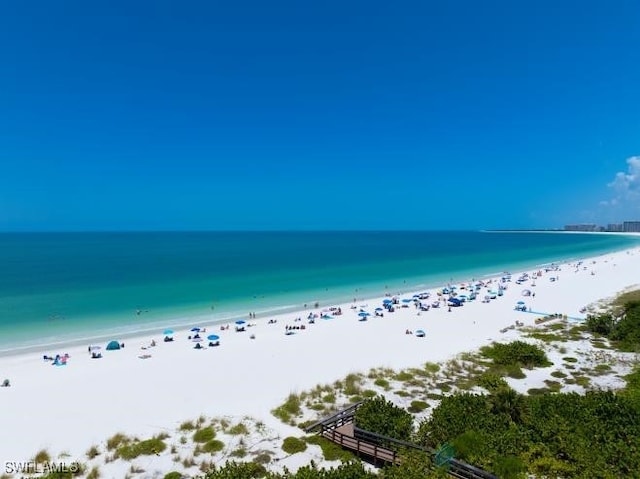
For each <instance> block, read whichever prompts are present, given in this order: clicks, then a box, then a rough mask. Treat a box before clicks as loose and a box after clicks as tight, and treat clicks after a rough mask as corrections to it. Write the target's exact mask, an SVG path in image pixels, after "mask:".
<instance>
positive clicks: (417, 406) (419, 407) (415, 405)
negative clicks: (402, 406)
mask: <svg viewBox="0 0 640 479" xmlns="http://www.w3.org/2000/svg"><path fill="white" fill-rule="evenodd" d="M428 407H429V404H427V403H426V402H424V401H411V405H410V406H409V407H408V410H409V412H411V413H414V414H416V413H419V412H422V411H424V410H425V409H427V408H428Z"/></svg>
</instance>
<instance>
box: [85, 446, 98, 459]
mask: <svg viewBox="0 0 640 479" xmlns="http://www.w3.org/2000/svg"><path fill="white" fill-rule="evenodd" d="M99 455H100V449H98V446H91V447H90V448H89V450H88V451H87V454H86V456H87V459H89V460H91V459H95V458H96V457H98V456H99Z"/></svg>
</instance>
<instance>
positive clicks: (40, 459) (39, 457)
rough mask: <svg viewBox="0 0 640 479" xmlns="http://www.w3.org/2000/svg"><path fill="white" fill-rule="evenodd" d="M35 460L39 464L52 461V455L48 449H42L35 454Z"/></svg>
mask: <svg viewBox="0 0 640 479" xmlns="http://www.w3.org/2000/svg"><path fill="white" fill-rule="evenodd" d="M33 461H34V462H35V463H39V464H42V463H44V462H49V461H51V455H50V454H49V451H47V450H46V449H40V450H39V451H38V452H36V454H35V455H34V456H33Z"/></svg>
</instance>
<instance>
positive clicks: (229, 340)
mask: <svg viewBox="0 0 640 479" xmlns="http://www.w3.org/2000/svg"><path fill="white" fill-rule="evenodd" d="M639 253H640V250H639V249H637V248H636V249H630V250H625V251H621V252H616V253H610V254H606V255H602V256H598V257H594V258H585V259H582V260H581V261H574V262H570V263H563V264H554V265H547V266H545V267H540V268H533V269H531V270H528V271H524V272H511V273H508V272H505V273H503V274H501V275H498V276H497V277H493V278H483V279H471V278H470V279H468V280H466V281H460V282H456V283H454V282H450V283H449V284H446V285H443V286H441V287H438V288H432V289H429V290H424V291H414V292H397V293H390V292H385V293H383V294H381V296H380V297H378V298H372V299H366V300H356V301H355V302H350V303H346V304H335V305H320V304H318V305H316V304H313V303H310V304H313V305H314V307H312V308H310V307H307V308H306V309H305V308H301V310H300V311H298V312H296V313H288V314H283V315H278V316H274V315H263V314H261V313H260V312H256V313H250V314H249V315H248V317H247V318H246V319H238V320H237V321H230V322H228V323H225V324H195V325H193V326H192V327H190V328H189V329H185V330H178V329H176V330H175V331H174V330H173V329H165V330H160V331H158V333H157V334H156V335H147V336H144V337H138V338H127V340H126V347H125V344H124V341H123V340H119V339H118V338H114V339H113V341H110V342H108V343H105V344H90V345H86V344H85V345H84V346H70V347H69V348H66V349H65V348H60V347H59V346H58V347H57V348H58V350H57V351H42V352H41V353H40V354H32V353H31V354H18V355H14V356H6V357H2V358H0V379H3V378H5V377H6V378H7V379H8V380H9V384H8V385H10V387H7V388H5V389H4V390H3V391H2V393H0V401H1V402H2V404H3V407H2V408H1V409H0V411H1V412H0V420H1V421H2V424H3V435H4V436H5V437H7V438H11V440H10V441H4V442H6V444H3V447H2V451H1V452H2V456H1V457H0V460H3V461H8V460H27V459H29V458H31V457H32V456H33V454H34V453H35V452H36V451H38V450H39V449H48V450H50V451H52V453H58V454H60V453H65V454H69V455H71V456H74V455H84V454H85V452H86V450H87V448H89V447H90V446H91V445H92V444H99V443H101V442H102V441H104V440H105V439H106V438H107V437H109V436H111V435H113V434H115V433H117V432H126V433H129V434H132V435H137V436H140V437H144V436H151V435H154V434H158V433H160V432H167V431H174V430H175V428H176V425H178V424H180V423H181V422H183V421H184V420H186V419H188V418H192V417H194V416H197V415H200V414H203V415H206V416H210V417H232V418H243V417H246V416H247V415H250V416H252V417H254V418H257V420H258V421H260V422H261V423H262V424H264V425H265V427H267V428H271V430H273V431H275V434H277V435H279V436H286V435H289V434H291V433H293V431H294V430H295V429H294V428H291V427H290V426H288V425H285V424H282V423H281V422H280V421H278V420H277V419H276V418H274V417H273V415H272V414H271V410H272V409H273V408H274V407H276V406H277V405H278V404H280V403H281V402H282V400H283V398H285V397H286V396H287V395H288V394H289V393H291V392H295V391H301V390H305V389H309V388H312V387H314V386H315V385H316V384H320V383H331V382H333V381H335V380H337V379H339V378H341V377H343V376H345V375H347V374H349V373H352V372H358V371H359V372H362V371H367V370H369V369H371V368H374V367H387V368H406V367H411V366H414V365H419V364H423V363H424V362H425V361H432V362H440V361H446V360H448V359H451V358H452V357H455V356H456V355H457V354H460V353H462V352H465V351H475V350H477V349H478V348H479V347H481V346H483V345H486V344H488V343H490V342H492V341H500V340H501V339H502V338H503V337H504V336H505V335H508V334H516V333H517V331H516V332H514V328H519V327H522V326H535V324H536V319H538V318H540V317H543V316H548V315H557V317H562V318H564V319H565V320H567V321H575V322H579V321H581V320H583V319H584V318H585V316H586V314H587V313H588V312H589V311H590V309H589V308H591V307H593V305H594V304H595V302H597V301H599V300H601V299H603V298H607V297H611V296H613V295H615V294H617V293H618V292H620V291H622V290H624V289H625V288H628V287H631V286H633V285H635V284H636V283H637V282H638V281H639V279H640V278H639V277H638V274H637V271H640V254H639ZM140 359H143V360H140ZM51 392H54V393H55V394H56V396H57V397H58V398H60V400H59V401H56V402H55V404H54V405H53V406H51V403H50V402H48V403H47V407H42V402H41V400H42V398H43V397H49V394H50V393H51ZM50 406H51V407H50ZM27 424H37V425H38V431H37V432H35V431H33V430H32V429H31V428H28V429H25V427H26V425H27ZM27 430H28V431H29V432H28V433H27ZM60 431H64V434H63V435H61V434H60ZM5 446H6V447H5Z"/></svg>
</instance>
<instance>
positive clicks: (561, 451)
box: [418, 374, 640, 479]
mask: <svg viewBox="0 0 640 479" xmlns="http://www.w3.org/2000/svg"><path fill="white" fill-rule="evenodd" d="M629 381H630V385H631V384H632V383H633V382H634V381H638V382H637V384H640V374H639V375H638V376H632V377H631V378H630V379H629ZM549 383H552V384H550V385H551V386H552V387H554V388H556V387H557V384H559V383H554V382H552V381H549V382H548V383H547V384H549ZM547 391H548V389H546V388H545V391H544V392H545V394H541V395H535V396H523V395H520V394H518V393H516V392H515V391H513V390H510V389H500V390H499V391H498V392H496V393H494V394H492V395H489V396H478V395H473V394H467V393H465V394H458V395H454V396H450V397H446V398H444V399H443V400H442V402H441V403H440V405H439V406H438V407H437V408H436V409H435V410H434V411H433V412H432V414H431V417H430V418H429V419H428V420H427V421H425V422H423V423H422V425H421V426H420V429H419V432H418V437H419V440H420V442H421V443H423V444H425V445H428V446H430V447H438V446H439V445H440V444H444V443H450V444H453V446H454V449H455V451H456V457H459V458H461V459H463V460H466V461H468V462H470V463H472V464H475V465H478V466H480V467H483V468H485V469H487V470H490V471H492V472H494V473H496V474H498V475H499V477H504V478H506V477H521V476H522V473H524V472H525V471H526V472H527V473H529V474H534V475H536V476H538V477H564V478H573V477H599V478H603V479H604V478H607V479H609V478H611V479H613V478H618V477H631V476H633V475H634V474H635V473H634V472H633V471H638V470H640V439H638V438H639V437H640V409H638V408H637V405H638V401H637V399H638V396H636V395H635V394H637V391H638V389H634V388H633V387H632V386H630V387H629V388H628V389H627V391H628V392H627V393H626V394H617V395H616V394H614V393H612V392H603V391H598V392H587V393H586V395H579V394H575V393H571V394H546V392H547ZM633 391H636V392H635V393H634V392H633ZM531 392H533V391H531ZM594 451H598V453H597V454H594Z"/></svg>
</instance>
